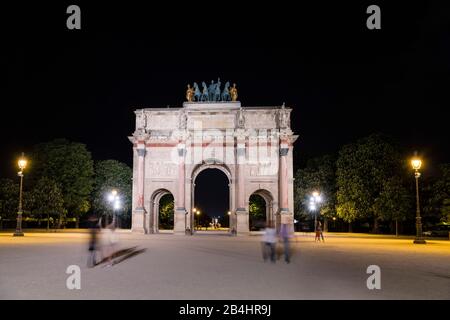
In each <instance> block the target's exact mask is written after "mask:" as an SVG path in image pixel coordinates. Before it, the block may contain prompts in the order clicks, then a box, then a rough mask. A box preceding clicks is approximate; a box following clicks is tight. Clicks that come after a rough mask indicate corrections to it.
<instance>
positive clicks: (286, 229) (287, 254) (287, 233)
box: [280, 223, 294, 263]
mask: <svg viewBox="0 0 450 320" xmlns="http://www.w3.org/2000/svg"><path fill="white" fill-rule="evenodd" d="M293 234H294V233H293V226H292V224H290V223H282V224H281V227H280V239H281V241H282V242H283V249H284V261H286V263H290V262H291V250H290V243H289V242H290V239H291V238H292V237H293Z"/></svg>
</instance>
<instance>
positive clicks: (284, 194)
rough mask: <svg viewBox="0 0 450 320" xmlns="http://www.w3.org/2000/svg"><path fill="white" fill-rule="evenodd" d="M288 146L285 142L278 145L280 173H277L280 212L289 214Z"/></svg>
mask: <svg viewBox="0 0 450 320" xmlns="http://www.w3.org/2000/svg"><path fill="white" fill-rule="evenodd" d="M288 152H289V146H288V144H287V143H286V142H283V141H282V142H281V144H280V172H279V183H280V184H279V189H280V205H279V207H280V212H281V213H286V212H289V201H288V169H287V154H288Z"/></svg>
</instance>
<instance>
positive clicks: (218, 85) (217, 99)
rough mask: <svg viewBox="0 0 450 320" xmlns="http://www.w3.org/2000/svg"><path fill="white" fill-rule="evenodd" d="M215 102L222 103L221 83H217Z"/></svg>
mask: <svg viewBox="0 0 450 320" xmlns="http://www.w3.org/2000/svg"><path fill="white" fill-rule="evenodd" d="M213 101H220V82H217V84H216V90H215V91H214V98H213Z"/></svg>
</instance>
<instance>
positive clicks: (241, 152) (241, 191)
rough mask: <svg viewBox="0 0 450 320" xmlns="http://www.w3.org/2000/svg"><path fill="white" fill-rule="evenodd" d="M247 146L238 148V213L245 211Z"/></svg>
mask: <svg viewBox="0 0 450 320" xmlns="http://www.w3.org/2000/svg"><path fill="white" fill-rule="evenodd" d="M244 162H245V145H244V146H242V147H238V148H237V197H236V198H237V211H245V184H244Z"/></svg>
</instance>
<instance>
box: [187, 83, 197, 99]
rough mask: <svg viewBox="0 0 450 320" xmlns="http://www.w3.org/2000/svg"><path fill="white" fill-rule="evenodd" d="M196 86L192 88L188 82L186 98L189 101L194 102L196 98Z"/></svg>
mask: <svg viewBox="0 0 450 320" xmlns="http://www.w3.org/2000/svg"><path fill="white" fill-rule="evenodd" d="M194 93H195V92H194V88H191V86H190V85H189V84H188V85H187V90H186V100H187V101H188V102H192V101H193V98H194Z"/></svg>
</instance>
